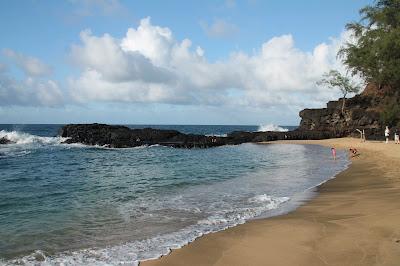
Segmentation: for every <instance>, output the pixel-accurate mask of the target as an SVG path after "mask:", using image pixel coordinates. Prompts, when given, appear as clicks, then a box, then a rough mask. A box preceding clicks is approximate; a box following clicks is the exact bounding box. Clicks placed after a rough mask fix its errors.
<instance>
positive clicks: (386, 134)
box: [385, 126, 390, 143]
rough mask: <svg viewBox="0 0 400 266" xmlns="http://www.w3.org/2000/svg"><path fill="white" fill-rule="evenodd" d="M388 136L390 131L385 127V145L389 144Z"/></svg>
mask: <svg viewBox="0 0 400 266" xmlns="http://www.w3.org/2000/svg"><path fill="white" fill-rule="evenodd" d="M389 135H390V130H389V127H388V126H386V129H385V138H386V143H389Z"/></svg>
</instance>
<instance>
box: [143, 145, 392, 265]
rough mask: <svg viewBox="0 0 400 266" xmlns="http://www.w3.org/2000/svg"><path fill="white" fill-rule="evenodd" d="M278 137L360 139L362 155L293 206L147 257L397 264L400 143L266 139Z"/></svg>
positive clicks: (162, 261) (179, 261)
mask: <svg viewBox="0 0 400 266" xmlns="http://www.w3.org/2000/svg"><path fill="white" fill-rule="evenodd" d="M275 143H276V144H278V143H279V144H282V143H290V144H317V145H322V146H334V147H336V148H337V149H343V148H344V149H348V148H349V147H355V148H357V149H358V150H359V151H360V156H358V157H356V158H353V159H352V164H350V166H349V167H348V168H347V169H346V170H344V171H342V172H341V173H339V174H337V175H336V176H335V177H334V178H332V179H330V180H328V181H326V182H325V183H322V184H320V185H319V186H317V195H316V196H315V197H313V198H311V199H310V200H309V201H305V202H304V204H302V205H300V206H299V207H298V208H296V209H295V210H293V211H291V212H289V213H286V214H282V215H278V216H273V217H269V218H261V219H255V220H250V221H248V222H246V223H245V224H241V225H238V226H235V227H232V228H228V229H226V230H223V231H219V232H216V233H211V234H207V235H205V236H202V237H200V238H198V239H196V240H195V241H193V242H191V243H189V244H187V245H186V246H183V247H182V248H180V249H176V250H172V251H171V253H169V254H168V255H166V256H162V257H161V258H158V259H155V260H147V261H142V262H140V265H144V266H152V265H265V264H270V265H323V264H327V265H328V264H329V265H375V264H379V265H398V263H399V261H400V228H398V226H397V225H398V224H400V201H399V199H400V196H398V195H400V145H394V144H393V143H390V144H388V145H386V144H384V143H382V142H373V141H370V142H365V143H360V140H359V139H353V138H342V139H327V140H315V141H313V140H311V141H276V142H268V143H262V144H263V145H264V144H268V145H273V144H275ZM396 164H398V166H396Z"/></svg>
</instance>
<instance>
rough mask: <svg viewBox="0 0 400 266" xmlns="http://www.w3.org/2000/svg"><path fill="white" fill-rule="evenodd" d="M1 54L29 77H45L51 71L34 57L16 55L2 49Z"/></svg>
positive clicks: (11, 51)
mask: <svg viewBox="0 0 400 266" xmlns="http://www.w3.org/2000/svg"><path fill="white" fill-rule="evenodd" d="M3 54H4V55H5V56H6V57H8V58H10V59H11V60H12V61H13V62H14V63H15V64H16V65H17V66H18V67H19V68H21V69H22V71H24V73H25V74H26V75H29V76H47V75H50V74H51V72H52V69H51V67H50V66H48V65H46V64H45V63H43V62H42V61H40V60H39V59H38V58H36V57H32V56H27V55H24V54H21V53H17V52H15V51H13V50H11V49H4V50H3Z"/></svg>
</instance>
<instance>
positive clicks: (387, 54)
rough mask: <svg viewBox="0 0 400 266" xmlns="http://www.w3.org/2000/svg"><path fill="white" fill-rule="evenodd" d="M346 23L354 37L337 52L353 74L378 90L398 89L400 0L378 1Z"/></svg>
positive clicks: (399, 68)
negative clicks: (384, 88) (388, 87)
mask: <svg viewBox="0 0 400 266" xmlns="http://www.w3.org/2000/svg"><path fill="white" fill-rule="evenodd" d="M360 14H361V20H360V21H359V22H353V23H349V24H347V29H348V30H351V31H352V32H353V35H354V37H355V38H354V42H348V43H347V44H346V45H345V46H344V47H343V48H342V49H341V50H340V52H339V56H341V57H342V59H343V62H344V64H345V65H346V66H347V67H348V69H349V70H350V72H351V73H352V74H353V75H360V76H361V77H362V78H364V79H365V81H367V82H368V83H375V84H377V85H378V87H380V88H381V87H383V86H390V87H393V88H399V87H400V0H378V1H376V2H375V4H374V5H372V6H366V7H364V8H362V9H361V10H360Z"/></svg>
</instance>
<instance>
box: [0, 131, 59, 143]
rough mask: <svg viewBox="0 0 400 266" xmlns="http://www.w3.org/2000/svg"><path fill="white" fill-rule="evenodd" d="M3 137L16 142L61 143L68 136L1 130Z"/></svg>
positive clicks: (1, 136) (0, 133)
mask: <svg viewBox="0 0 400 266" xmlns="http://www.w3.org/2000/svg"><path fill="white" fill-rule="evenodd" d="M1 138H6V139H8V140H10V141H11V142H13V143H14V144H34V143H37V144H60V143H61V142H63V141H65V140H66V138H62V137H41V136H36V135H31V134H28V133H24V132H19V131H6V130H1V131H0V139H1Z"/></svg>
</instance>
